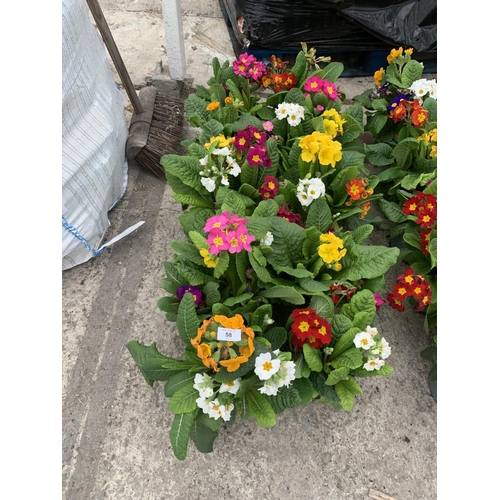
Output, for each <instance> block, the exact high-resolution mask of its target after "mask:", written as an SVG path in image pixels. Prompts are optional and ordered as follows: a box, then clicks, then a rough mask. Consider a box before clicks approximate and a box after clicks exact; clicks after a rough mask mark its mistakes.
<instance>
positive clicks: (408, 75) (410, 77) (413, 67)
mask: <svg viewBox="0 0 500 500" xmlns="http://www.w3.org/2000/svg"><path fill="white" fill-rule="evenodd" d="M423 71H424V67H423V66H422V64H421V63H419V62H418V61H416V60H415V59H411V60H409V61H408V62H407V63H406V64H405V65H404V68H403V73H402V75H401V83H402V84H403V87H404V88H409V87H411V84H412V83H413V82H414V81H416V80H419V79H420V78H422V73H423Z"/></svg>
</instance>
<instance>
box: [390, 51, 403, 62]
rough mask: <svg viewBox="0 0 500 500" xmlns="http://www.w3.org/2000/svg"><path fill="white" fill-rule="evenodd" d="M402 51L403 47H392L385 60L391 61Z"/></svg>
mask: <svg viewBox="0 0 500 500" xmlns="http://www.w3.org/2000/svg"><path fill="white" fill-rule="evenodd" d="M402 53H403V47H399V49H397V50H396V49H392V50H391V53H390V54H389V55H388V56H387V62H388V63H389V64H391V62H392V61H393V60H394V59H396V57H398V56H400V55H401V54H402Z"/></svg>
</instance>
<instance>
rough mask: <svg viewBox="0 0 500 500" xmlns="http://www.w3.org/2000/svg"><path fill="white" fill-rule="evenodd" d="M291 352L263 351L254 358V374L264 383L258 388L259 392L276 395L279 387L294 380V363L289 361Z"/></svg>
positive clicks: (287, 384)
mask: <svg viewBox="0 0 500 500" xmlns="http://www.w3.org/2000/svg"><path fill="white" fill-rule="evenodd" d="M290 359H291V353H289V352H280V351H279V349H276V350H274V351H273V352H272V353H270V352H265V353H262V354H259V355H258V356H257V357H256V358H255V369H254V372H255V374H256V375H257V376H258V377H259V380H261V381H263V382H264V385H263V386H262V387H260V388H259V389H258V390H259V392H260V393H261V394H267V395H268V396H276V395H277V394H278V391H279V389H280V388H281V387H289V386H290V383H291V382H292V380H295V363H294V362H293V361H290Z"/></svg>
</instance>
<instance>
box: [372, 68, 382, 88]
mask: <svg viewBox="0 0 500 500" xmlns="http://www.w3.org/2000/svg"><path fill="white" fill-rule="evenodd" d="M384 73H385V69H384V68H380V69H379V70H378V71H375V74H374V75H373V80H374V81H375V85H376V86H377V87H380V84H381V83H382V75H383V74H384Z"/></svg>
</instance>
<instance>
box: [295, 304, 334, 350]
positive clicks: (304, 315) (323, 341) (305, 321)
mask: <svg viewBox="0 0 500 500" xmlns="http://www.w3.org/2000/svg"><path fill="white" fill-rule="evenodd" d="M290 316H291V317H292V318H293V320H294V321H293V323H292V326H291V327H290V330H291V332H292V343H293V345H295V346H297V347H302V346H303V345H304V344H305V343H306V342H307V343H308V344H309V345H310V346H311V347H314V348H315V349H319V348H320V347H322V346H324V345H327V344H329V343H330V342H331V340H332V328H331V326H330V323H328V322H327V321H326V320H325V319H323V318H321V317H320V316H318V315H317V314H316V311H314V310H313V309H310V308H305V309H295V310H294V311H293V312H292V314H291V315H290Z"/></svg>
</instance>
